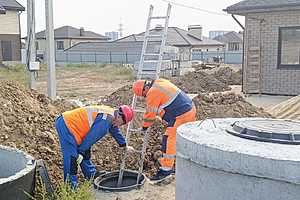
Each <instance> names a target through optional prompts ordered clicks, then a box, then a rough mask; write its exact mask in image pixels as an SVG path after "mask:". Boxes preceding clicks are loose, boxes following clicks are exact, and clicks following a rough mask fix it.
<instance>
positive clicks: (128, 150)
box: [126, 146, 135, 153]
mask: <svg viewBox="0 0 300 200" xmlns="http://www.w3.org/2000/svg"><path fill="white" fill-rule="evenodd" d="M126 150H127V152H128V153H134V152H135V149H134V148H133V147H132V146H126Z"/></svg>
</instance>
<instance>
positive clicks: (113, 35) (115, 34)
mask: <svg viewBox="0 0 300 200" xmlns="http://www.w3.org/2000/svg"><path fill="white" fill-rule="evenodd" d="M105 36H106V37H108V38H109V41H115V40H117V39H119V32H116V31H111V32H105Z"/></svg>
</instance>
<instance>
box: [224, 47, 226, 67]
mask: <svg viewBox="0 0 300 200" xmlns="http://www.w3.org/2000/svg"><path fill="white" fill-rule="evenodd" d="M224 64H226V51H225V50H224Z"/></svg>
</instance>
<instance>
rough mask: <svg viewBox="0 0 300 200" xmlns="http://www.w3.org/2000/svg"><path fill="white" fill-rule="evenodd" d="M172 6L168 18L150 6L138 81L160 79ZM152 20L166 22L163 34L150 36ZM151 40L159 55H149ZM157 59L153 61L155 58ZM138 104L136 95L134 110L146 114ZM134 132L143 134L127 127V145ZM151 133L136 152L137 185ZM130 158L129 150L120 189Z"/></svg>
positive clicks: (120, 179) (129, 126) (130, 126)
mask: <svg viewBox="0 0 300 200" xmlns="http://www.w3.org/2000/svg"><path fill="white" fill-rule="evenodd" d="M171 7H172V6H171V4H168V9H167V15H166V16H153V9H154V7H153V5H150V9H149V16H148V20H147V25H146V31H145V35H144V43H143V48H142V53H141V58H140V62H139V66H138V73H137V76H136V78H137V80H139V79H158V78H159V74H160V71H161V67H162V62H163V54H164V50H165V46H166V40H167V33H168V26H169V19H170V13H171ZM152 20H164V27H163V31H162V34H158V35H154V34H150V27H151V21H152ZM151 39H159V41H160V48H159V52H158V53H152V52H151V53H149V41H151ZM149 57H152V59H149ZM154 57H155V58H156V59H153V58H154ZM145 63H153V64H154V68H153V69H152V70H149V69H145ZM137 103H138V98H137V96H136V95H134V96H133V99H132V108H133V109H134V111H135V112H136V113H144V112H145V109H141V108H138V107H137ZM133 132H141V130H139V129H138V128H137V127H134V125H133V122H130V123H129V124H128V126H127V131H126V144H129V141H130V136H131V134H132V133H133ZM148 133H149V132H148V131H146V133H145V134H144V137H143V144H142V149H141V150H139V151H136V152H138V153H139V154H140V159H139V163H138V166H139V169H138V176H137V185H138V183H139V180H140V177H141V174H142V171H143V167H144V159H145V153H146V149H147V145H148V138H149V134H148ZM127 158H128V152H127V150H126V151H125V154H124V157H123V159H122V163H121V166H120V172H119V178H118V185H117V186H118V187H121V185H122V181H123V175H124V170H125V164H126V160H127Z"/></svg>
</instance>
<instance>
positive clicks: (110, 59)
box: [109, 51, 112, 64]
mask: <svg viewBox="0 0 300 200" xmlns="http://www.w3.org/2000/svg"><path fill="white" fill-rule="evenodd" d="M111 63H112V58H111V51H110V52H109V64H111Z"/></svg>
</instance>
